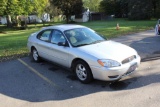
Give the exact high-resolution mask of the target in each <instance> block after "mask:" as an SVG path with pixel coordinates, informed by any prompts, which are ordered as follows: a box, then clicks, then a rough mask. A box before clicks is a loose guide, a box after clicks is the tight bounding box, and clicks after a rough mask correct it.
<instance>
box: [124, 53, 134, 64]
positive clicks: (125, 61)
mask: <svg viewBox="0 0 160 107" xmlns="http://www.w3.org/2000/svg"><path fill="white" fill-rule="evenodd" d="M134 59H136V55H133V56H131V57H128V58H126V59H124V60H123V61H122V64H126V63H128V62H131V61H133V60H134Z"/></svg>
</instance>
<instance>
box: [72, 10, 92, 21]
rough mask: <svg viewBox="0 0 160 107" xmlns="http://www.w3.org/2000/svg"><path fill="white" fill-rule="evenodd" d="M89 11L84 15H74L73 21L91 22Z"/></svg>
mask: <svg viewBox="0 0 160 107" xmlns="http://www.w3.org/2000/svg"><path fill="white" fill-rule="evenodd" d="M89 13H90V12H89V9H87V10H86V11H85V12H83V13H82V15H73V16H71V20H72V21H75V22H88V21H89Z"/></svg>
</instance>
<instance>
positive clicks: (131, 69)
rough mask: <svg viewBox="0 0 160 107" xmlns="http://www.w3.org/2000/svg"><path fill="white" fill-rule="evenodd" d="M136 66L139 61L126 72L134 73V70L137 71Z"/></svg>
mask: <svg viewBox="0 0 160 107" xmlns="http://www.w3.org/2000/svg"><path fill="white" fill-rule="evenodd" d="M136 68H137V63H135V64H133V65H131V66H130V68H129V69H128V71H127V72H126V74H130V73H132V72H133V71H135V69H136Z"/></svg>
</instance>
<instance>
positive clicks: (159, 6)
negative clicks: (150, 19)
mask: <svg viewBox="0 0 160 107" xmlns="http://www.w3.org/2000/svg"><path fill="white" fill-rule="evenodd" d="M151 1H152V8H153V16H154V17H155V18H159V17H160V1H159V0H151Z"/></svg>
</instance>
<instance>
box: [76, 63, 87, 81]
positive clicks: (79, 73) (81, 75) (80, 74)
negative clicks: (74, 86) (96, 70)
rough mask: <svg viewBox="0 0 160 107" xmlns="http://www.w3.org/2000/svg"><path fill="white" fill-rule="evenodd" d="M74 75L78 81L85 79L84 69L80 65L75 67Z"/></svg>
mask: <svg viewBox="0 0 160 107" xmlns="http://www.w3.org/2000/svg"><path fill="white" fill-rule="evenodd" d="M76 74H77V76H78V78H79V79H80V80H82V81H83V80H85V79H86V78H87V72H86V68H85V67H84V66H83V65H82V64H78V65H77V66H76Z"/></svg>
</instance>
